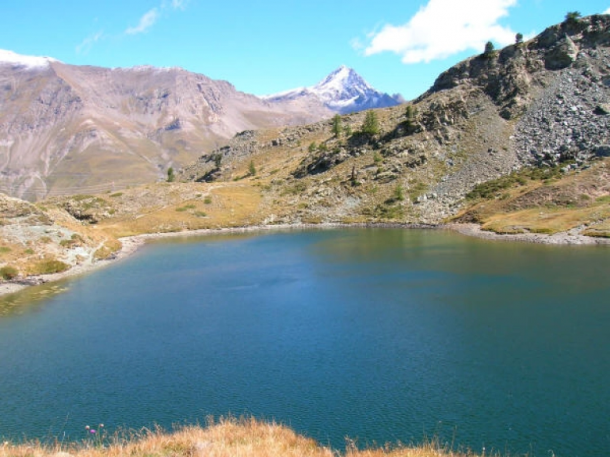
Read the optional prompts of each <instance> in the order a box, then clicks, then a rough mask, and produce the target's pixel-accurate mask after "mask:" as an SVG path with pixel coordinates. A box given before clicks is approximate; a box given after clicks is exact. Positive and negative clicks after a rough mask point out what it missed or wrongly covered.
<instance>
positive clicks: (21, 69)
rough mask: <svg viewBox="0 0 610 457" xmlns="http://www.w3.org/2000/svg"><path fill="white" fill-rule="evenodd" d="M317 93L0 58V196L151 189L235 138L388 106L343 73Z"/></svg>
mask: <svg viewBox="0 0 610 457" xmlns="http://www.w3.org/2000/svg"><path fill="white" fill-rule="evenodd" d="M344 76H347V78H345V77H344ZM316 87H317V88H319V96H315V95H312V94H308V95H307V96H303V97H299V96H292V97H272V98H269V97H267V98H259V97H256V96H254V95H250V94H246V93H243V92H240V91H238V90H236V89H235V87H234V86H233V85H231V84H230V83H228V82H226V81H219V80H213V79H210V78H208V77H206V76H204V75H202V74H196V73H191V72H188V71H186V70H183V69H181V68H155V67H151V66H140V67H133V68H112V69H111V68H101V67H94V66H75V65H68V64H65V63H62V62H60V61H58V60H55V59H52V58H48V57H31V56H21V55H18V54H15V53H13V52H10V51H0V191H1V192H4V193H7V194H9V195H14V196H18V197H22V198H26V199H29V200H36V199H39V198H42V197H45V196H49V195H61V194H75V193H95V192H101V191H104V190H112V189H117V188H122V187H125V186H127V185H135V184H140V183H143V182H151V181H156V180H159V179H162V178H163V177H164V176H165V175H166V173H167V170H168V168H170V167H181V166H183V165H185V164H187V163H190V162H191V161H193V160H194V159H195V158H197V157H199V156H200V155H201V154H202V153H204V152H205V151H206V150H207V151H209V150H211V149H214V148H215V147H218V146H220V145H222V144H224V143H226V141H227V140H228V139H230V138H231V137H233V135H235V134H236V133H237V132H240V131H244V130H248V129H258V128H263V127H274V126H277V127H279V126H285V125H298V124H304V123H308V122H314V121H317V120H320V119H323V118H328V117H330V116H332V115H333V114H334V113H335V112H344V111H345V110H348V109H353V110H356V109H364V108H370V107H376V106H385V105H387V103H389V100H394V99H393V98H391V97H389V96H386V95H385V94H381V93H380V92H377V91H375V90H374V89H372V88H371V87H370V86H369V85H368V84H366V83H365V82H364V81H363V80H362V78H360V77H359V76H358V75H357V74H356V73H355V72H354V71H353V70H349V69H346V68H345V67H341V68H340V69H339V70H337V71H336V72H334V73H333V74H331V75H329V77H328V78H326V79H325V80H324V81H323V83H321V84H319V85H318V86H316ZM350 107H351V108H350Z"/></svg>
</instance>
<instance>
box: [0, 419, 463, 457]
mask: <svg viewBox="0 0 610 457" xmlns="http://www.w3.org/2000/svg"><path fill="white" fill-rule="evenodd" d="M109 441H110V442H109V444H105V445H100V444H99V443H96V442H95V441H90V442H80V443H73V444H69V445H65V444H64V445H63V446H61V445H60V444H56V445H53V446H45V445H42V444H40V443H39V442H32V443H26V444H18V445H14V444H11V443H8V442H7V443H4V444H3V445H0V457H69V456H74V457H122V456H130V457H182V456H184V457H187V456H190V457H341V456H345V457H466V456H474V455H475V454H471V453H456V452H453V451H450V450H448V449H445V448H443V447H441V446H438V445H437V444H436V443H434V442H431V443H428V444H425V445H423V446H419V447H407V446H401V445H399V446H396V447H390V446H386V447H384V448H376V449H365V450H358V449H357V448H356V447H355V446H352V445H350V446H348V449H347V450H346V451H345V452H344V453H339V452H338V451H334V450H332V449H330V448H328V447H324V446H320V445H319V444H318V443H317V442H316V441H314V440H313V439H311V438H306V437H304V436H302V435H298V434H297V433H295V432H294V431H293V430H291V429H290V428H288V427H285V426H283V425H279V424H277V423H274V422H262V421H258V420H256V419H234V418H229V419H220V420H219V421H218V422H214V421H213V420H210V421H209V423H208V425H207V427H205V428H204V427H198V426H186V427H183V428H180V429H179V430H177V431H175V432H173V433H166V432H163V431H162V430H148V429H144V430H142V431H140V432H131V433H128V434H123V435H120V436H119V435H117V436H115V437H113V438H112V439H111V440H109Z"/></svg>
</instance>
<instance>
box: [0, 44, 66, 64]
mask: <svg viewBox="0 0 610 457" xmlns="http://www.w3.org/2000/svg"><path fill="white" fill-rule="evenodd" d="M51 62H59V61H58V60H56V59H52V58H51V57H38V56H24V55H21V54H17V53H16V52H13V51H8V50H5V49H0V65H11V66H13V67H25V68H27V69H34V68H46V67H48V66H49V64H50V63H51Z"/></svg>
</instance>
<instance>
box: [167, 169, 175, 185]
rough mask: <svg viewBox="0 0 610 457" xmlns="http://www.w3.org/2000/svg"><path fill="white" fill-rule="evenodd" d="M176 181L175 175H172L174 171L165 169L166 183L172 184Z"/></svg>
mask: <svg viewBox="0 0 610 457" xmlns="http://www.w3.org/2000/svg"><path fill="white" fill-rule="evenodd" d="M175 180H176V175H175V174H174V169H173V168H172V167H169V168H168V169H167V182H174V181H175Z"/></svg>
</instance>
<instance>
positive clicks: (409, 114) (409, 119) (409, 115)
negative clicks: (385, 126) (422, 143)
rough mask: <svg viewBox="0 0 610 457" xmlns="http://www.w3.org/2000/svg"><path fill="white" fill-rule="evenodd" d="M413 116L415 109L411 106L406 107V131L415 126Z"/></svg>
mask: <svg viewBox="0 0 610 457" xmlns="http://www.w3.org/2000/svg"><path fill="white" fill-rule="evenodd" d="M415 115H416V110H415V107H414V106H413V105H407V109H406V110H405V117H406V118H407V121H406V124H407V128H408V129H412V128H413V127H414V126H415Z"/></svg>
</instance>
